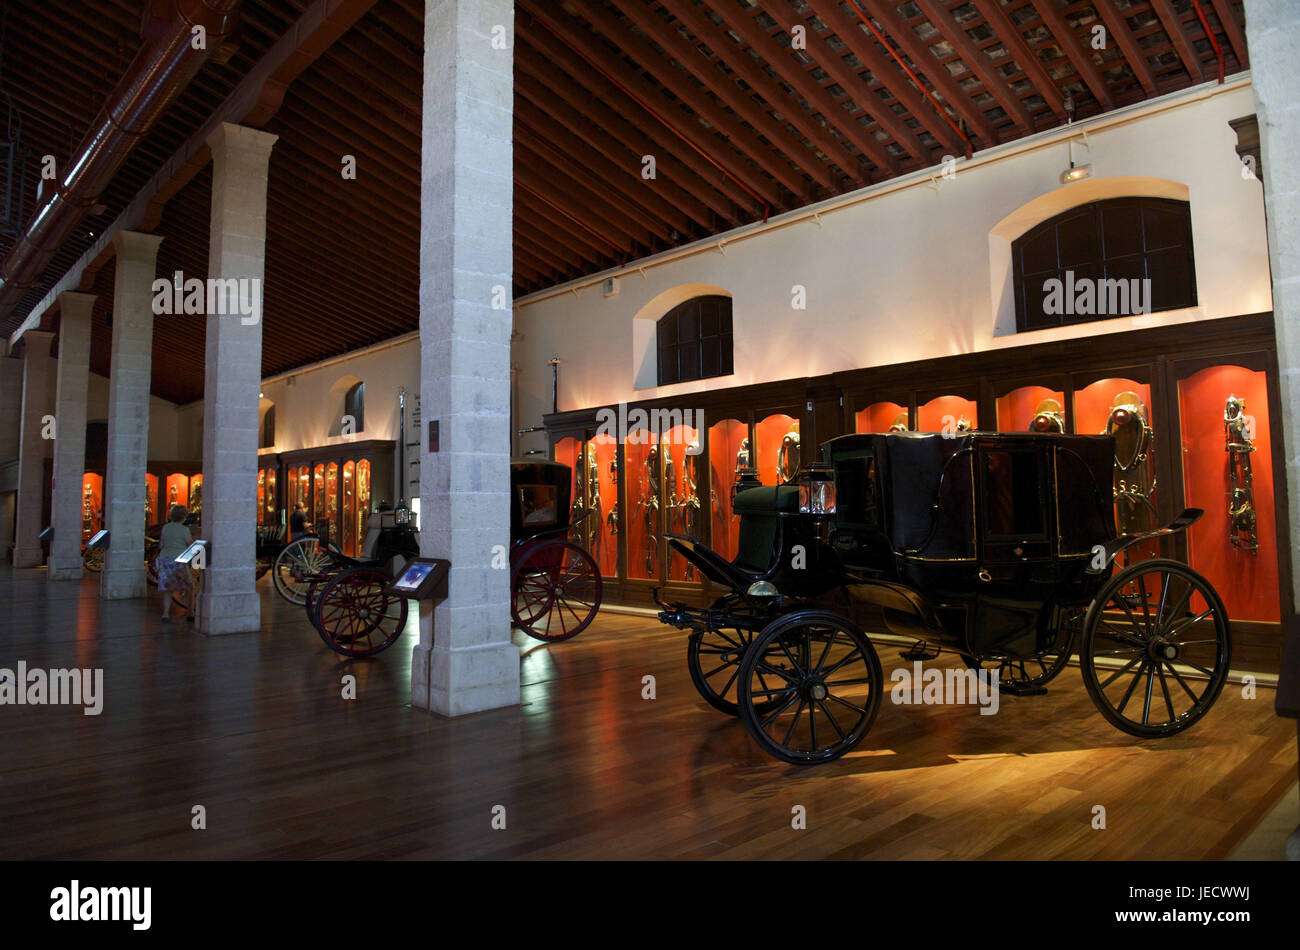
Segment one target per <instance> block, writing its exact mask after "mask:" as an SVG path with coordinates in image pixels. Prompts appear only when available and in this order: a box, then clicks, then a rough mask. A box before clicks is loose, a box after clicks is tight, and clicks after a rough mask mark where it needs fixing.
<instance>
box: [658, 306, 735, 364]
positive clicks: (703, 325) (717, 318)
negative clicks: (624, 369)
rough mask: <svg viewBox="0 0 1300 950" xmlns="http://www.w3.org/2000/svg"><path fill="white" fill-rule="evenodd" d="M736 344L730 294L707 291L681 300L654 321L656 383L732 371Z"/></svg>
mask: <svg viewBox="0 0 1300 950" xmlns="http://www.w3.org/2000/svg"><path fill="white" fill-rule="evenodd" d="M733 344H734V338H733V336H732V322H731V298H730V297H727V296H724V295H722V294H704V295H701V296H699V297H692V298H691V299H690V300H685V301H683V302H682V303H679V304H678V305H677V306H675V307H673V308H672V309H671V310H669V311H668V312H667V313H665V314H664V315H663V316H662V317H660V318H659V320H658V321H657V322H656V323H655V356H656V360H655V364H656V382H657V385H659V386H671V385H672V384H673V383H689V382H694V381H695V380H699V379H716V378H718V377H720V376H731V375H733V374H734V373H735V372H736V368H735V360H734V355H735V354H734V346H733Z"/></svg>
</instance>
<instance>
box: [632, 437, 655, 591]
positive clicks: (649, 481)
mask: <svg viewBox="0 0 1300 950" xmlns="http://www.w3.org/2000/svg"><path fill="white" fill-rule="evenodd" d="M623 464H624V469H623V470H624V472H625V473H626V477H627V485H626V490H627V517H626V519H623V523H624V525H625V530H626V531H627V576H628V577H633V578H639V579H642V580H651V579H654V580H658V579H659V544H658V539H659V533H660V528H659V525H660V519H659V497H660V480H661V478H662V477H663V470H662V466H661V464H660V460H659V446H657V445H655V444H654V443H653V442H652V441H651V436H650V433H649V432H647V431H646V430H644V429H640V430H637V431H635V432H630V433H628V438H627V443H626V444H625V446H624V455H623Z"/></svg>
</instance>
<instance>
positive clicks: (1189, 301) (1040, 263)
mask: <svg viewBox="0 0 1300 950" xmlns="http://www.w3.org/2000/svg"><path fill="white" fill-rule="evenodd" d="M1134 225H1136V226H1134ZM1011 261H1012V286H1013V293H1014V294H1015V308H1016V332H1017V333H1024V332H1027V331H1032V330H1042V329H1048V328H1051V327H1060V326H1071V325H1074V324H1080V323H1093V322H1096V321H1100V320H1113V319H1115V318H1117V317H1125V316H1132V315H1133V314H1132V313H1131V312H1130V313H1107V314H1102V313H1096V312H1094V313H1089V314H1071V313H1062V314H1044V313H1043V312H1042V311H1043V302H1044V300H1045V298H1046V291H1045V290H1044V289H1043V285H1044V283H1045V282H1046V281H1047V280H1049V279H1053V278H1056V279H1061V280H1063V281H1064V280H1065V277H1064V275H1065V272H1066V271H1071V272H1073V274H1074V276H1075V279H1076V280H1077V279H1079V278H1089V279H1093V280H1101V279H1112V280H1113V279H1133V278H1136V279H1139V280H1140V279H1143V278H1149V279H1150V280H1151V300H1150V301H1149V305H1150V308H1149V311H1147V312H1150V313H1160V312H1162V311H1166V310H1184V309H1187V308H1189V307H1195V306H1197V303H1198V298H1197V290H1196V259H1195V253H1194V248H1193V244H1192V223H1191V205H1190V203H1189V202H1186V201H1180V200H1178V199H1175V198H1155V197H1143V196H1132V197H1128V196H1126V197H1120V198H1106V199H1103V200H1100V201H1092V202H1088V203H1087V204H1082V205H1076V206H1075V207H1073V208H1068V209H1066V210H1065V211H1062V212H1061V213H1060V214H1058V215H1055V216H1053V217H1051V218H1048V219H1047V220H1046V221H1042V222H1040V223H1039V224H1036V225H1035V226H1034V227H1032V228H1030V229H1029V230H1028V231H1026V232H1025V233H1024V234H1022V235H1021V236H1020V237H1018V238H1016V239H1015V240H1014V241H1012V242H1011ZM1129 304H1130V306H1129V309H1130V311H1131V310H1132V301H1131V300H1130V301H1129ZM1095 305H1096V303H1095V302H1094V306H1095Z"/></svg>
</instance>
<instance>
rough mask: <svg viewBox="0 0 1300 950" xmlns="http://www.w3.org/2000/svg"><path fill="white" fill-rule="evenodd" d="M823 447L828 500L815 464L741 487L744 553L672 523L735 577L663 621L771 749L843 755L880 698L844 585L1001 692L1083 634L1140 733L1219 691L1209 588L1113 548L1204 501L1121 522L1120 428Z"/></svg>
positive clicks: (1224, 646)
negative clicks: (1132, 528) (784, 478)
mask: <svg viewBox="0 0 1300 950" xmlns="http://www.w3.org/2000/svg"><path fill="white" fill-rule="evenodd" d="M822 455H823V459H824V461H825V463H826V464H825V466H824V467H823V471H821V472H819V473H817V476H818V477H820V478H821V479H822V480H823V481H824V480H825V479H827V478H829V479H833V488H834V494H833V502H832V503H831V504H829V505H825V504H821V505H819V504H817V503H816V501H815V500H816V499H819V498H820V499H823V500H824V499H825V498H827V497H831V496H830V495H829V494H828V493H827V492H826V491H825V486H824V485H823V486H821V488H819V487H818V486H817V485H816V484H815V479H814V476H813V474H812V473H809V474H808V475H806V476H805V479H806V481H805V482H803V483H801V485H800V486H798V487H796V486H780V487H776V488H772V487H763V488H751V489H748V490H746V491H741V492H737V494H736V497H735V504H734V509H735V511H736V513H737V514H738V515H739V516H740V518H741V523H740V552H739V555H738V556H737V557H736V558H735V559H734V560H733V561H725V560H723V559H722V558H721V557H719V556H718V555H717V554H716V553H715V552H713V551H711V550H709V549H708V548H707V547H706V546H705V545H703V544H701V543H699V542H697V541H693V540H691V539H689V538H685V537H681V536H669V544H670V546H671V547H672V549H673V550H674V551H675V552H676V553H678V554H681V555H682V556H683V557H685V558H687V559H688V560H689V561H690V562H691V563H692V564H694V565H695V566H696V567H698V568H699V569H700V571H701V572H702V573H703V574H704V575H705V576H706V577H708V578H709V579H710V580H711V581H712V582H713V583H714V584H716V585H719V586H721V587H722V588H723V590H724V591H726V593H724V595H723V596H722V597H720V598H718V600H716V601H715V602H714V603H713V604H712V605H711V606H709V607H707V608H702V609H701V608H695V607H690V606H688V605H685V604H666V603H663V602H662V601H661V602H660V605H661V607H663V608H664V609H663V611H662V612H661V613H660V614H659V619H660V620H661V622H663V623H666V624H670V625H673V626H676V627H678V628H681V629H687V630H689V631H690V638H689V640H688V650H687V663H688V667H689V669H690V673H691V679H692V682H693V683H694V685H695V686H696V689H697V690H698V691H699V692H700V694H701V695H702V696H703V697H704V699H705V700H706V701H707V702H708V703H709V704H710V705H712V706H713V707H714V708H716V709H719V710H721V711H722V712H725V713H728V714H731V715H735V716H738V717H739V718H740V719H741V721H742V722H743V723H744V724H745V727H746V729H747V730H748V731H749V733H750V735H751V736H753V737H754V739H755V740H757V741H758V742H759V744H760V745H762V746H763V747H764V748H765V749H766V750H767V751H768V752H770V753H771V754H772V755H774V756H776V757H777V758H780V759H783V760H784V761H787V762H791V763H794V764H813V763H816V762H824V761H828V760H829V759H833V758H836V757H838V756H839V755H842V754H844V753H845V752H847V751H848V750H849V749H851V748H853V747H854V746H855V745H856V744H857V743H858V742H859V741H861V739H862V737H863V736H864V735H865V733H866V732H867V730H869V729H870V726H871V724H872V722H873V721H874V718H875V715H876V713H877V712H878V710H879V706H880V699H881V694H882V692H883V691H884V690H883V679H882V673H881V667H880V663H879V659H878V657H877V654H876V651H875V648H874V647H873V645H872V643H871V640H870V639H869V638H868V637H867V635H866V634H865V633H864V632H863V631H862V630H861V629H860V628H859V627H858V626H857V624H856V623H855V622H854V621H853V620H851V619H850V618H849V617H848V616H846V615H845V613H844V610H843V607H842V604H843V596H844V595H847V596H848V597H850V598H852V599H854V600H856V601H858V602H860V603H862V604H866V605H868V606H870V607H874V608H878V612H877V613H876V614H875V615H874V616H876V617H877V618H878V621H873V624H874V623H876V622H879V623H880V624H881V627H880V628H878V629H879V632H880V633H891V634H894V635H900V636H904V637H908V638H911V639H912V640H913V645H912V647H911V648H910V649H908V650H906V651H904V652H902V654H901V656H902V657H903V659H905V660H907V661H909V662H921V661H927V660H931V659H934V658H935V657H937V656H938V655H939V654H940V653H941V652H945V651H947V652H950V653H957V654H958V655H959V656H960V657H961V659H962V661H963V662H964V663H965V665H966V666H967V667H968V668H969V672H968V675H970V676H973V677H978V676H985V678H986V679H988V678H992V680H993V682H994V684H995V686H994V688H995V689H997V691H998V692H1001V693H1005V694H1010V695H1016V696H1025V695H1036V694H1041V693H1045V692H1046V688H1045V686H1046V683H1048V682H1049V681H1050V680H1052V679H1053V678H1054V677H1055V676H1056V675H1058V674H1059V673H1060V672H1061V671H1062V670H1063V669H1064V668H1065V666H1066V665H1068V663H1069V661H1070V660H1071V659H1074V658H1075V651H1076V649H1077V660H1078V663H1079V667H1080V669H1081V671H1082V673H1083V679H1084V685H1085V687H1086V688H1087V690H1088V693H1089V695H1090V696H1091V698H1092V699H1093V702H1094V703H1095V705H1096V706H1097V708H1098V710H1099V711H1100V712H1101V713H1102V715H1103V716H1104V717H1105V718H1106V719H1107V720H1108V721H1110V722H1111V723H1112V724H1113V725H1115V726H1116V727H1118V728H1120V729H1122V730H1124V731H1126V732H1129V733H1131V734H1133V735H1138V736H1143V737H1160V736H1167V735H1172V734H1174V733H1176V732H1179V731H1181V730H1183V729H1185V728H1187V727H1189V726H1190V725H1192V724H1193V723H1194V722H1196V721H1197V720H1198V719H1200V717H1201V716H1202V715H1204V714H1205V712H1206V711H1207V710H1208V709H1209V708H1210V706H1211V705H1212V704H1213V703H1214V701H1215V699H1216V698H1217V697H1218V695H1219V692H1220V691H1221V689H1222V686H1223V684H1224V682H1225V680H1226V677H1227V672H1228V664H1229V662H1230V657H1231V649H1230V638H1229V628H1228V620H1227V616H1226V613H1225V611H1224V609H1223V604H1222V601H1221V600H1220V598H1219V597H1218V595H1217V593H1215V591H1214V589H1213V587H1212V586H1211V585H1210V584H1209V582H1208V581H1206V580H1205V578H1203V577H1201V576H1200V575H1199V574H1197V573H1196V572H1195V571H1194V570H1192V569H1191V568H1189V567H1188V566H1187V565H1185V564H1182V563H1180V562H1177V561H1172V560H1162V559H1158V558H1157V559H1153V560H1149V561H1138V562H1136V563H1132V564H1129V565H1128V566H1126V567H1123V568H1122V569H1120V568H1118V567H1117V566H1116V563H1115V561H1116V558H1117V557H1118V556H1119V555H1120V554H1121V553H1122V552H1123V551H1125V550H1126V549H1127V548H1129V547H1132V546H1133V545H1136V544H1140V543H1141V542H1143V541H1147V540H1150V539H1152V538H1156V537H1160V536H1165V535H1170V534H1173V533H1175V532H1178V531H1182V530H1185V529H1186V528H1187V527H1188V526H1189V525H1190V524H1192V523H1193V522H1194V521H1195V520H1196V519H1197V518H1198V517H1200V515H1201V514H1202V512H1201V511H1199V510H1197V509H1188V510H1186V511H1184V512H1183V514H1182V515H1180V516H1179V517H1178V518H1176V519H1175V520H1174V521H1173V522H1171V523H1170V524H1169V525H1167V526H1165V527H1163V528H1159V529H1156V530H1153V531H1148V532H1144V533H1142V534H1124V535H1117V534H1116V529H1115V513H1114V512H1115V508H1114V494H1113V482H1112V477H1113V470H1114V465H1115V464H1116V456H1115V440H1114V438H1113V437H1112V436H1109V435H1105V436H1090V435H1068V434H1060V433H1040V432H1034V433H985V432H964V433H954V434H952V435H943V434H924V433H908V432H903V433H889V434H855V435H846V436H842V437H840V438H837V439H833V440H831V441H830V442H827V443H825V444H824V445H823V446H822ZM827 595H832V596H827ZM837 600H838V603H836V601H837ZM830 603H836V605H835V606H832V607H827V606H826V605H827V604H830ZM896 672H897V671H896ZM1139 687H1141V688H1140V689H1139ZM1135 696H1137V697H1138V698H1137V699H1136V700H1135V699H1134V697H1135ZM837 713H838V716H837V715H836V714H837ZM819 722H820V724H821V725H820V732H819V731H818V723H819Z"/></svg>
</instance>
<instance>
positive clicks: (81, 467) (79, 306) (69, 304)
mask: <svg viewBox="0 0 1300 950" xmlns="http://www.w3.org/2000/svg"><path fill="white" fill-rule="evenodd" d="M94 305H95V295H94V294H79V293H75V292H73V291H66V292H64V293H62V294H59V378H58V384H57V386H56V387H55V397H54V421H55V425H56V426H57V427H58V428H57V429H56V431H55V438H54V484H53V487H52V488H51V489H50V524H51V525H53V526H54V539H53V541H52V542H51V543H50V579H51V580H56V581H76V580H81V520H82V519H81V515H82V498H81V479H82V476H83V475H84V473H85V470H86V394H87V391H88V390H89V388H90V321H91V308H93V307H94Z"/></svg>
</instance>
